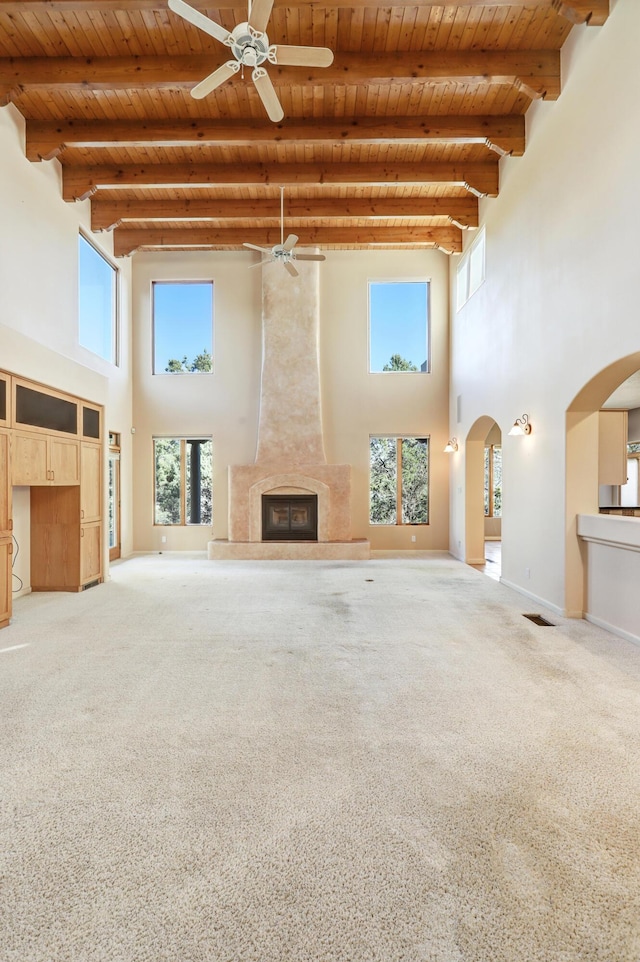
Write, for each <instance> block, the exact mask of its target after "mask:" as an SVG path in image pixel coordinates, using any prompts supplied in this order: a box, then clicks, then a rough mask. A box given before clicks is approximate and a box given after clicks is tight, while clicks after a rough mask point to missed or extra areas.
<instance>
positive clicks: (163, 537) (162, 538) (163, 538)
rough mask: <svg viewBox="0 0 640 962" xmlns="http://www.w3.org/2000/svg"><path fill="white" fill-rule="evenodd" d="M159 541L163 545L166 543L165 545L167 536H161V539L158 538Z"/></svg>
mask: <svg viewBox="0 0 640 962" xmlns="http://www.w3.org/2000/svg"><path fill="white" fill-rule="evenodd" d="M160 540H161V541H162V543H163V544H166V543H167V536H166V534H163V535H162V537H161V538H160Z"/></svg>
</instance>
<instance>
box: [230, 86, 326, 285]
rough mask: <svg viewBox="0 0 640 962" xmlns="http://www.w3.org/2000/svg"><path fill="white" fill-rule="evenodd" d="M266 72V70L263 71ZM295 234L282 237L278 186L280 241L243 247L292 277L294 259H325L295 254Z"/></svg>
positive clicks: (281, 199)
mask: <svg viewBox="0 0 640 962" xmlns="http://www.w3.org/2000/svg"><path fill="white" fill-rule="evenodd" d="M265 72H266V71H265ZM298 240H299V238H298V235H297V234H289V235H288V236H287V239H286V240H285V239H284V187H281V188H280V243H279V244H274V245H273V247H271V248H268V247H259V246H258V245H257V244H248V243H244V244H243V245H242V246H243V247H248V248H249V250H252V251H259V252H260V253H262V254H269V255H270V259H271V261H272V262H273V261H275V262H277V263H279V264H282V265H283V267H285V268H286V270H287V271H288V273H289V274H291V276H292V277H298V276H299V275H298V271H297V270H296V269H295V267H294V265H293V262H294V261H298V260H300V261H324V260H326V258H325V256H324V254H296V250H295V247H296V244H297V243H298ZM251 266H252V267H256V266H257V265H256V264H252V265H251Z"/></svg>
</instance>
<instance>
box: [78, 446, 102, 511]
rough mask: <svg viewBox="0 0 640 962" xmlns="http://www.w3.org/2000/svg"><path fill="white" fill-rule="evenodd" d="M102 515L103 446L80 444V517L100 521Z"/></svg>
mask: <svg viewBox="0 0 640 962" xmlns="http://www.w3.org/2000/svg"><path fill="white" fill-rule="evenodd" d="M101 517H102V448H101V446H100V445H99V444H85V443H83V444H82V445H81V446H80V518H81V520H82V521H99V520H100V518H101Z"/></svg>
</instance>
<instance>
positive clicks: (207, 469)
mask: <svg viewBox="0 0 640 962" xmlns="http://www.w3.org/2000/svg"><path fill="white" fill-rule="evenodd" d="M153 459H154V474H155V499H154V503H155V509H154V519H153V520H154V524H211V519H212V511H211V505H212V483H211V482H212V474H213V456H212V445H211V439H210V438H194V439H189V438H154V439H153Z"/></svg>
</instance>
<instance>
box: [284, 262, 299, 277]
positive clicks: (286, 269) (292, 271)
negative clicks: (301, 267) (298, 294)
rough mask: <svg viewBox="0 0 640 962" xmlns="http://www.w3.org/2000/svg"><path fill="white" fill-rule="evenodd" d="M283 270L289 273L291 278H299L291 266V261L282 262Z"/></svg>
mask: <svg viewBox="0 0 640 962" xmlns="http://www.w3.org/2000/svg"><path fill="white" fill-rule="evenodd" d="M284 269H285V271H289V273H290V274H291V276H292V277H298V276H299V275H298V272H297V270H296V269H295V267H294V266H293V264H292V263H291V261H285V262H284Z"/></svg>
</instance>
